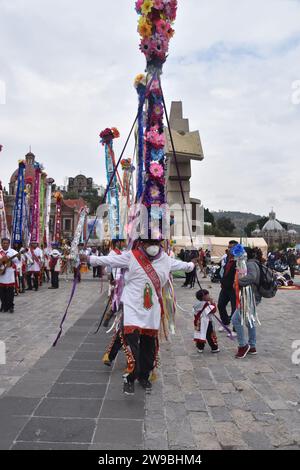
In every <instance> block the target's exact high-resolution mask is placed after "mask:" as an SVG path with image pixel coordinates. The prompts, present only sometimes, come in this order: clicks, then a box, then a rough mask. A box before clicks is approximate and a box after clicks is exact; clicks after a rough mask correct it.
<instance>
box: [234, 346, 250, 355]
mask: <svg viewBox="0 0 300 470" xmlns="http://www.w3.org/2000/svg"><path fill="white" fill-rule="evenodd" d="M249 351H250V346H249V344H247V345H246V346H244V347H242V348H239V349H238V352H237V353H236V355H235V357H236V358H237V359H243V358H244V357H246V356H247V354H248V352H249Z"/></svg>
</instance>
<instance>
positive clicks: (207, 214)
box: [204, 209, 216, 226]
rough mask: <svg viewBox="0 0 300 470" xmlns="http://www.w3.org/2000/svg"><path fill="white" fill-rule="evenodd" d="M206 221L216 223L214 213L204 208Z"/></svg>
mask: <svg viewBox="0 0 300 470" xmlns="http://www.w3.org/2000/svg"><path fill="white" fill-rule="evenodd" d="M204 222H208V223H210V224H212V225H213V226H214V225H215V223H216V222H215V218H214V216H213V215H212V213H211V212H210V211H209V209H204Z"/></svg>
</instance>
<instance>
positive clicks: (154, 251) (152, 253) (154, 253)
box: [146, 245, 160, 256]
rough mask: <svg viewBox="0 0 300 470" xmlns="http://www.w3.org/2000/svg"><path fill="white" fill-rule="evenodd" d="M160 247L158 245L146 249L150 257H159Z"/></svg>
mask: <svg viewBox="0 0 300 470" xmlns="http://www.w3.org/2000/svg"><path fill="white" fill-rule="evenodd" d="M159 250H160V247H159V246H158V245H151V246H148V248H146V252H147V254H148V255H149V256H157V255H158V253H159Z"/></svg>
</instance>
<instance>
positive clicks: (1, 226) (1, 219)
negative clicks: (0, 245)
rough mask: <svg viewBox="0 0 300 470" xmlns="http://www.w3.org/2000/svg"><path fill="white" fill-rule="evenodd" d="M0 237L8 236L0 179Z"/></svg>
mask: <svg viewBox="0 0 300 470" xmlns="http://www.w3.org/2000/svg"><path fill="white" fill-rule="evenodd" d="M0 237H1V238H5V237H7V238H9V237H10V235H9V230H8V226H7V220H6V212H5V205H4V198H3V189H2V183H1V181H0Z"/></svg>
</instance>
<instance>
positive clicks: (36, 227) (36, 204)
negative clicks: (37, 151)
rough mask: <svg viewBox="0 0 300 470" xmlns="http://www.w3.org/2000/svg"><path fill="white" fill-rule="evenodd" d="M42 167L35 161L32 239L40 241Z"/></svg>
mask: <svg viewBox="0 0 300 470" xmlns="http://www.w3.org/2000/svg"><path fill="white" fill-rule="evenodd" d="M41 174H42V168H41V166H40V165H39V163H37V162H36V163H35V174H34V190H33V206H32V214H31V230H30V235H31V237H30V241H31V242H36V243H39V242H40V186H41Z"/></svg>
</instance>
